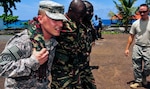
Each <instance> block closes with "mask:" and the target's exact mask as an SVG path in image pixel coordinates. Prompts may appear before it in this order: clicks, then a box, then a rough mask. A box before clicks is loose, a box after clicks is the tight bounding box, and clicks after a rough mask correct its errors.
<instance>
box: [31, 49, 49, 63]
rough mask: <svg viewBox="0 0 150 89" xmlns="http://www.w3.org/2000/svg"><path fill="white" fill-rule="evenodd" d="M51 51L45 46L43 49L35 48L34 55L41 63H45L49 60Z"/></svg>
mask: <svg viewBox="0 0 150 89" xmlns="http://www.w3.org/2000/svg"><path fill="white" fill-rule="evenodd" d="M48 55H49V52H48V51H47V50H46V48H43V49H42V50H41V51H36V49H33V53H32V56H34V57H35V58H36V59H37V60H38V61H39V63H40V65H42V64H44V63H45V62H46V61H47V60H48Z"/></svg>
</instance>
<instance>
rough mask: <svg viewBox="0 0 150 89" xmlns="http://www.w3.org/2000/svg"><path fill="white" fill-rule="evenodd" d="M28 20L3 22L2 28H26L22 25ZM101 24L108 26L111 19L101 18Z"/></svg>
mask: <svg viewBox="0 0 150 89" xmlns="http://www.w3.org/2000/svg"><path fill="white" fill-rule="evenodd" d="M27 21H28V20H19V21H17V22H14V23H11V24H7V25H6V24H5V23H4V25H3V28H4V29H7V28H11V29H14V30H15V29H16V28H26V26H25V25H24V23H25V22H27ZM102 24H103V25H104V26H109V25H111V20H109V19H102Z"/></svg>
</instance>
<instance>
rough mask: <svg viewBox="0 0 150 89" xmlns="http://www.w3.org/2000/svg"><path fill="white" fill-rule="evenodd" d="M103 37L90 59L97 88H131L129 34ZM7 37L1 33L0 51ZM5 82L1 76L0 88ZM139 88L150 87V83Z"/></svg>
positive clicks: (94, 47)
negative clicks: (125, 53)
mask: <svg viewBox="0 0 150 89" xmlns="http://www.w3.org/2000/svg"><path fill="white" fill-rule="evenodd" d="M103 37H104V39H102V40H101V39H99V40H97V41H96V44H95V46H93V49H92V53H91V60H90V61H91V62H90V64H91V66H93V68H94V69H93V70H92V72H93V75H94V77H95V80H96V85H97V89H130V87H129V84H128V83H129V82H130V81H132V80H133V72H132V63H131V62H132V61H131V54H130V57H125V56H124V49H125V46H126V43H127V38H128V34H103ZM6 38H7V37H6V36H5V37H4V36H1V35H0V52H1V51H2V50H3V48H4V45H5V43H6V41H7V40H6ZM131 51H132V48H131ZM148 79H149V80H150V78H148ZM3 82H4V79H3V78H0V89H3ZM148 87H149V88H148ZM138 89H150V83H149V84H148V86H147V87H145V88H144V87H141V88H138Z"/></svg>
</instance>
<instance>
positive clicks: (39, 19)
mask: <svg viewBox="0 0 150 89" xmlns="http://www.w3.org/2000/svg"><path fill="white" fill-rule="evenodd" d="M42 18H43V16H42V15H38V17H37V19H38V21H39V23H42Z"/></svg>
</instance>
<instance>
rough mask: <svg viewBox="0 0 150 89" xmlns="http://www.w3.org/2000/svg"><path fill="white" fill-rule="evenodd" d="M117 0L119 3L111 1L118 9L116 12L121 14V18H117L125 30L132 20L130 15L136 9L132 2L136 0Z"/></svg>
mask: <svg viewBox="0 0 150 89" xmlns="http://www.w3.org/2000/svg"><path fill="white" fill-rule="evenodd" d="M118 1H119V2H120V3H119V4H118V3H117V2H116V1H113V2H114V4H115V6H116V8H117V10H118V13H117V14H119V15H121V17H122V19H119V20H120V22H121V25H124V26H125V30H127V29H128V24H129V23H130V21H131V20H132V16H133V15H134V14H135V11H136V9H137V8H136V7H133V5H134V3H135V2H136V1H137V0H118ZM110 13H113V12H110ZM115 15H116V14H115ZM115 15H114V16H115ZM116 16H117V15H116Z"/></svg>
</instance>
